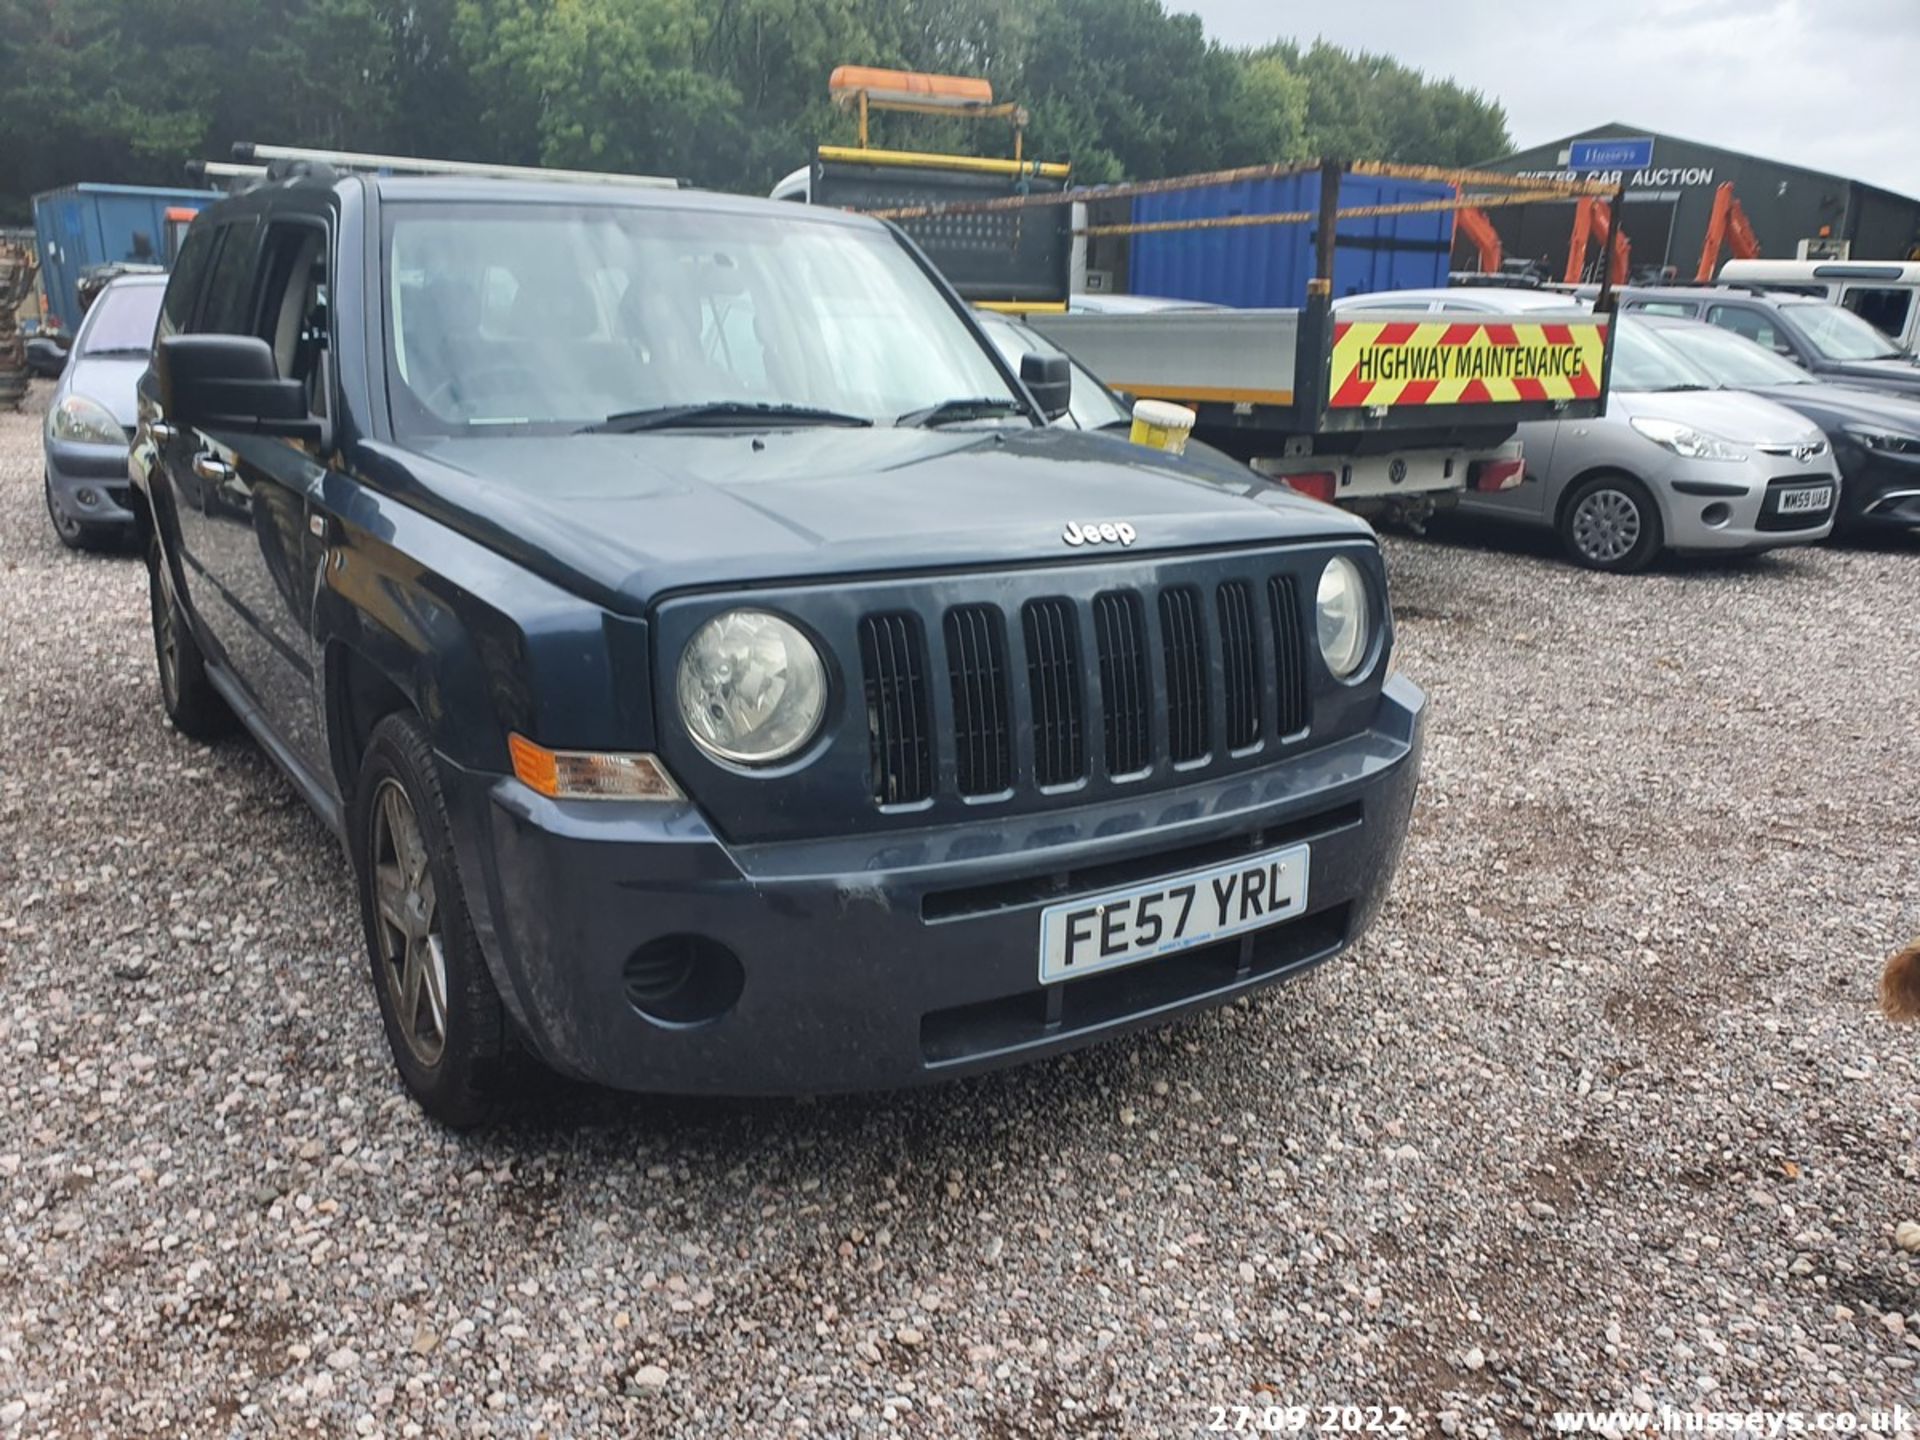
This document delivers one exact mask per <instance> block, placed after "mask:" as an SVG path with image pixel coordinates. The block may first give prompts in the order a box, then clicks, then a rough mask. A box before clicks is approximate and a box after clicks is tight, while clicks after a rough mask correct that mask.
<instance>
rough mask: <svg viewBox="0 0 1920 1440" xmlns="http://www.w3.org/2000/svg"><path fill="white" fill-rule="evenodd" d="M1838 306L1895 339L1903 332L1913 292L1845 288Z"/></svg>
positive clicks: (1892, 287)
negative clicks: (1844, 307) (1840, 305)
mask: <svg viewBox="0 0 1920 1440" xmlns="http://www.w3.org/2000/svg"><path fill="white" fill-rule="evenodd" d="M1840 303H1841V304H1842V305H1844V306H1846V307H1847V309H1849V310H1851V311H1853V313H1854V314H1856V315H1858V316H1859V317H1860V318H1861V319H1862V320H1864V321H1866V322H1867V323H1868V324H1869V325H1871V326H1873V328H1874V329H1876V330H1879V331H1881V332H1882V333H1884V334H1887V335H1891V336H1894V337H1895V338H1898V337H1899V336H1900V335H1902V334H1904V333H1905V332H1906V328H1907V311H1908V310H1909V309H1910V308H1911V307H1912V304H1913V291H1911V290H1905V289H1901V288H1900V287H1898V286H1880V285H1849V286H1848V287H1847V291H1846V294H1844V295H1842V296H1841V297H1840Z"/></svg>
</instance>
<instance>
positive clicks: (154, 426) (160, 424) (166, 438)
mask: <svg viewBox="0 0 1920 1440" xmlns="http://www.w3.org/2000/svg"><path fill="white" fill-rule="evenodd" d="M179 433H180V432H179V431H178V430H176V429H174V428H173V426H171V425H170V424H168V423H167V422H166V421H165V420H149V421H148V422H147V434H149V435H151V436H152V437H153V443H154V444H156V445H171V444H172V443H173V441H174V437H175V436H177V435H178V434H179Z"/></svg>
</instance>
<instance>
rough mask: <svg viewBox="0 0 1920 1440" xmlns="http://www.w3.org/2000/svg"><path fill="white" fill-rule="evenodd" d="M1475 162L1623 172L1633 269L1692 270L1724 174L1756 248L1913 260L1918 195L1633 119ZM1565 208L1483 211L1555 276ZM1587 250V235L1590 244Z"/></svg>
mask: <svg viewBox="0 0 1920 1440" xmlns="http://www.w3.org/2000/svg"><path fill="white" fill-rule="evenodd" d="M1480 168H1481V169H1486V170H1497V171H1501V172H1503V173H1507V174H1514V175H1525V176H1533V177H1543V178H1553V179H1580V180H1602V181H1605V182H1607V183H1609V184H1622V183H1624V184H1625V186H1626V191H1627V203H1626V214H1625V230H1626V234H1627V238H1628V239H1629V240H1630V241H1632V243H1633V269H1634V272H1635V273H1636V275H1644V274H1646V273H1648V272H1649V271H1650V270H1652V269H1653V268H1654V267H1660V268H1663V269H1665V268H1670V269H1671V271H1672V272H1673V273H1674V274H1675V275H1676V276H1677V277H1678V278H1680V279H1692V278H1693V275H1694V271H1695V269H1696V268H1697V267H1698V265H1699V263H1700V252H1701V247H1702V246H1703V245H1704V244H1705V242H1706V238H1707V228H1708V222H1709V219H1710V217H1711V215H1712V211H1713V204H1714V195H1715V192H1716V191H1718V189H1719V188H1720V187H1721V186H1722V185H1723V184H1728V183H1731V184H1732V186H1733V193H1734V197H1735V198H1736V199H1738V200H1739V202H1740V205H1741V208H1742V209H1743V210H1744V211H1745V212H1746V216H1747V220H1748V222H1749V223H1750V224H1751V225H1752V226H1753V232H1754V235H1755V237H1756V238H1757V239H1758V240H1759V242H1760V254H1761V255H1762V256H1763V257H1765V258H1767V259H1770V260H1792V259H1797V258H1798V259H1853V260H1904V259H1909V258H1912V259H1920V200H1915V199H1913V198H1911V197H1909V196H1906V195H1896V194H1895V193H1893V192H1892V191H1890V190H1882V189H1880V188H1879V187H1877V186H1873V185H1864V184H1862V183H1861V182H1859V181H1858V180H1848V179H1846V178H1844V177H1842V176H1839V175H1823V174H1821V173H1820V172H1819V171H1817V170H1806V169H1802V168H1801V167H1800V166H1798V165H1783V164H1780V163H1779V162H1777V161H1773V160H1766V159H1762V158H1761V157H1760V156H1757V155H1744V154H1742V153H1740V152H1739V151H1737V150H1722V149H1720V148H1719V147H1717V146H1713V145H1701V144H1698V143H1696V142H1694V141H1692V140H1682V139H1679V138H1678V137H1676V136H1673V135H1656V134H1653V133H1652V132H1651V131H1649V130H1646V129H1645V128H1643V127H1640V126H1635V125H1622V124H1609V125H1601V126H1598V127H1597V128H1595V129H1592V130H1587V131H1583V132H1581V133H1580V134H1578V135H1569V136H1567V137H1566V138H1565V139H1561V140H1550V141H1548V142H1547V143H1546V144H1544V145H1536V146H1533V147H1532V148H1531V149H1527V150H1522V151H1519V152H1518V153H1516V154H1513V155H1507V156H1504V157H1502V158H1501V159H1498V160H1492V161H1489V162H1487V163H1486V164H1485V165H1483V166H1481V167H1480ZM1573 210H1574V207H1573V204H1572V202H1570V201H1569V202H1564V203H1550V202H1542V203H1538V204H1530V205H1522V206H1515V207H1511V208H1506V209H1495V210H1492V211H1489V212H1488V218H1489V219H1490V220H1492V221H1493V225H1494V229H1495V230H1496V231H1497V232H1498V233H1499V236H1500V241H1501V245H1502V247H1503V248H1504V250H1505V252H1506V254H1507V256H1508V257H1509V259H1528V260H1538V261H1542V262H1544V266H1545V269H1546V270H1547V271H1548V272H1549V273H1550V274H1551V275H1553V276H1554V277H1555V278H1556V279H1557V278H1559V276H1560V275H1561V273H1562V272H1563V271H1564V269H1565V267H1566V261H1567V245H1568V241H1569V239H1570V238H1571V233H1572V230H1573ZM1599 250H1600V247H1599V246H1598V244H1595V245H1594V246H1593V250H1592V253H1593V254H1594V255H1595V256H1597V255H1598V254H1599ZM1722 258H1725V256H1724V255H1723V256H1722ZM1473 263H1474V261H1473V256H1472V251H1471V247H1469V246H1468V245H1467V244H1466V243H1465V242H1464V240H1461V239H1458V238H1456V244H1455V249H1454V264H1455V265H1456V267H1457V268H1461V269H1471V268H1473ZM1715 268H1716V270H1717V268H1718V267H1717V266H1716V267H1715Z"/></svg>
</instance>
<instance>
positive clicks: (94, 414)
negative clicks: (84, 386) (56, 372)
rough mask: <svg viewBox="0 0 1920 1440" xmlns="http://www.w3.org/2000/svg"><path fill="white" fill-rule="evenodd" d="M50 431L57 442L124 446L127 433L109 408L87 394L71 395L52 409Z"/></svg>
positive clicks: (48, 419)
mask: <svg viewBox="0 0 1920 1440" xmlns="http://www.w3.org/2000/svg"><path fill="white" fill-rule="evenodd" d="M47 428H48V429H49V430H50V431H51V432H52V434H53V438H54V439H56V440H73V441H77V442H79V443H81V444H85V445H125V444H126V443H127V432H126V431H124V430H122V429H121V428H120V422H119V421H118V420H116V419H114V418H113V416H112V415H111V414H110V413H109V412H108V410H107V407H106V406H104V405H102V404H101V403H100V402H99V401H98V400H89V399H88V398H87V397H86V396H84V395H69V396H67V398H66V399H64V400H62V401H61V402H60V403H59V404H58V405H56V406H54V407H53V414H51V415H50V416H48V417H47Z"/></svg>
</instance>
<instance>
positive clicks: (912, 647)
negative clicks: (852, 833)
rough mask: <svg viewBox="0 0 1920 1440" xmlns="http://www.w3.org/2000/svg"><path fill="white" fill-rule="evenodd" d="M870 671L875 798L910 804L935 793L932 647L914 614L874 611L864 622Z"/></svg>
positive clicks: (863, 655) (864, 660)
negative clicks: (928, 678)
mask: <svg viewBox="0 0 1920 1440" xmlns="http://www.w3.org/2000/svg"><path fill="white" fill-rule="evenodd" d="M860 663H861V665H862V667H863V668H864V669H865V671H866V682H867V683H866V692H867V733H868V735H869V736H871V737H872V741H873V747H872V754H873V798H874V799H876V800H878V801H879V802H880V803H881V804H882V805H909V804H913V803H915V802H917V801H921V800H925V799H927V798H928V797H930V796H931V795H932V794H933V746H932V741H931V734H932V730H933V722H932V717H931V716H930V715H929V714H928V713H927V687H926V669H927V663H926V646H925V644H924V642H923V641H922V640H921V637H920V621H919V619H918V618H917V617H915V616H913V615H902V614H888V615H869V616H867V617H866V618H865V619H864V620H862V621H861V622H860Z"/></svg>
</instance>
